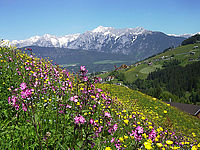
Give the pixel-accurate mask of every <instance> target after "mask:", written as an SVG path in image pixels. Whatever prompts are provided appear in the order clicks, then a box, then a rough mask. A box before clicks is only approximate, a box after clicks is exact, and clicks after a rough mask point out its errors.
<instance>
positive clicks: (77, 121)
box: [74, 116, 79, 124]
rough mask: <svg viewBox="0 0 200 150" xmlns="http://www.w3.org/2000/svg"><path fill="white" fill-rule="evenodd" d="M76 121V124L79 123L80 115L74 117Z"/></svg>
mask: <svg viewBox="0 0 200 150" xmlns="http://www.w3.org/2000/svg"><path fill="white" fill-rule="evenodd" d="M74 122H75V124H79V117H78V116H76V117H75V118H74Z"/></svg>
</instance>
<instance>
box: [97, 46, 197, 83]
mask: <svg viewBox="0 0 200 150" xmlns="http://www.w3.org/2000/svg"><path fill="white" fill-rule="evenodd" d="M196 45H198V46H199V47H200V43H198V44H190V45H185V46H180V47H177V48H175V49H174V50H170V51H167V52H164V53H161V54H158V55H156V56H154V57H152V58H149V59H147V60H143V61H140V62H138V63H142V64H141V65H138V66H137V67H135V66H134V65H131V67H130V69H126V70H119V71H120V72H122V73H124V75H125V80H126V81H127V82H128V83H131V82H133V81H135V80H136V79H137V78H140V79H145V78H146V77H147V75H148V74H149V73H150V72H152V71H155V70H156V68H162V65H163V63H164V61H169V60H160V61H154V60H155V59H159V58H161V57H162V56H168V57H166V58H170V57H171V56H172V55H174V58H173V59H178V60H180V61H181V65H182V66H185V65H187V64H189V63H192V61H188V59H190V58H192V59H197V58H198V57H200V48H199V49H193V47H194V46H196ZM190 52H195V55H190ZM145 61H146V62H153V64H152V65H151V66H148V64H147V63H144V62H145ZM136 75H138V77H136ZM100 77H105V76H101V75H100Z"/></svg>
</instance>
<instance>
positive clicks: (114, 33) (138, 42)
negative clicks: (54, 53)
mask: <svg viewBox="0 0 200 150" xmlns="http://www.w3.org/2000/svg"><path fill="white" fill-rule="evenodd" d="M184 39H185V38H184V37H180V36H171V35H170V36H168V35H166V34H164V33H162V32H156V31H149V30H146V29H144V28H142V27H136V28H124V29H115V28H112V27H103V26H99V27H97V28H95V29H94V30H92V31H87V32H85V33H82V34H71V35H65V36H61V37H56V36H54V35H50V34H45V35H43V36H34V37H31V38H29V39H25V40H19V41H17V40H14V41H12V42H11V43H12V44H14V45H16V46H17V47H26V46H40V47H58V48H69V49H82V50H95V51H98V52H107V53H121V54H126V55H129V54H135V53H136V52H137V55H140V53H143V52H144V51H149V53H157V52H160V51H161V50H164V49H165V48H167V47H170V46H177V45H179V44H180V43H181V42H182V41H183V40H184ZM141 55H143V54H141Z"/></svg>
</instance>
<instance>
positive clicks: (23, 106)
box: [22, 103, 27, 111]
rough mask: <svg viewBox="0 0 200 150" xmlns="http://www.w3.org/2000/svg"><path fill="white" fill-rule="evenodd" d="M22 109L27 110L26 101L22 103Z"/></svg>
mask: <svg viewBox="0 0 200 150" xmlns="http://www.w3.org/2000/svg"><path fill="white" fill-rule="evenodd" d="M22 109H23V110H24V111H27V108H26V106H25V104H24V103H22Z"/></svg>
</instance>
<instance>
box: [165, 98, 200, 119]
mask: <svg viewBox="0 0 200 150" xmlns="http://www.w3.org/2000/svg"><path fill="white" fill-rule="evenodd" d="M166 103H168V104H170V105H171V106H174V107H176V108H178V109H180V110H182V111H185V112H187V113H189V114H191V115H193V116H196V117H198V118H200V105H193V104H184V103H175V102H166Z"/></svg>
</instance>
